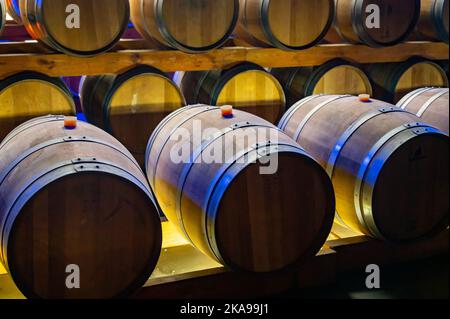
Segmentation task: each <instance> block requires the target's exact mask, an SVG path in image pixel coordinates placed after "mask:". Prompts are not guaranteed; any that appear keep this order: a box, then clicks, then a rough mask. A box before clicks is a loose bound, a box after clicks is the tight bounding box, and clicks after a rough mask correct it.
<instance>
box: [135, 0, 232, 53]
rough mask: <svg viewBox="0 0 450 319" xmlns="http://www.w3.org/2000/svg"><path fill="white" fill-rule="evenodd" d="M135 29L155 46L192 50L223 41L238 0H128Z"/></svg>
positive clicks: (226, 38)
mask: <svg viewBox="0 0 450 319" xmlns="http://www.w3.org/2000/svg"><path fill="white" fill-rule="evenodd" d="M130 6H131V20H132V21H133V24H134V26H135V28H136V30H137V31H138V32H139V33H140V34H141V35H142V36H143V37H144V38H145V39H147V40H148V41H149V42H150V43H152V44H153V45H155V46H156V47H159V48H174V49H178V50H181V51H185V52H190V53H195V52H204V51H209V50H212V49H214V48H217V47H219V46H221V45H222V44H224V43H225V42H226V41H227V40H228V38H229V36H230V35H231V33H232V32H233V30H234V28H235V25H236V22H237V19H238V16H239V0H213V1H212V0H189V1H186V0H130Z"/></svg>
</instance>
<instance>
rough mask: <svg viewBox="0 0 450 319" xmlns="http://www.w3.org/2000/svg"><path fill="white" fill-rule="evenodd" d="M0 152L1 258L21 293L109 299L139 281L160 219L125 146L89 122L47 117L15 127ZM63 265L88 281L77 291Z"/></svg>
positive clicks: (156, 245) (157, 242)
mask: <svg viewBox="0 0 450 319" xmlns="http://www.w3.org/2000/svg"><path fill="white" fill-rule="evenodd" d="M0 154H1V156H0V172H1V174H0V196H1V198H2V202H1V205H0V222H1V223H0V224H1V226H2V228H1V230H0V235H1V239H2V247H1V254H0V256H1V260H2V263H3V264H4V265H5V266H6V267H7V269H8V271H9V273H10V274H11V276H12V277H13V279H14V282H15V283H16V284H17V286H18V287H19V288H20V289H21V291H22V292H23V293H24V294H25V295H26V296H27V297H31V298H115V297H123V296H126V295H128V294H130V293H131V292H133V291H134V290H136V289H137V288H138V287H140V286H142V285H143V284H144V282H145V281H146V280H147V278H148V277H149V276H150V274H151V272H152V270H153V269H154V267H155V266H156V262H157V260H158V257H159V253H160V249H161V240H162V239H161V225H160V221H159V215H158V209H157V206H156V202H155V199H154V198H153V195H152V193H151V190H150V188H149V187H148V186H147V183H146V181H145V176H144V174H143V173H142V171H141V169H140V167H139V165H138V164H137V162H136V161H135V160H134V159H133V157H132V155H131V154H130V153H129V152H128V151H127V150H126V148H125V147H124V146H122V145H121V144H120V143H119V142H117V141H116V140H115V139H114V138H113V137H112V136H110V135H108V134H107V133H105V132H103V131H101V130H100V129H98V128H96V127H94V126H91V125H89V124H84V123H76V122H75V121H73V122H72V121H69V120H68V119H67V118H65V117H64V116H46V117H41V118H36V119H33V120H31V121H29V122H26V123H24V124H22V125H21V126H19V127H18V128H16V129H15V130H13V131H12V132H11V133H10V134H9V135H8V136H7V137H6V138H5V139H4V140H3V142H2V144H1V145H0ZM112 264H114V265H115V266H114V267H111V265H112ZM69 265H74V266H76V267H78V269H80V270H81V271H82V272H83V277H82V278H86V280H84V281H83V282H82V283H81V284H80V286H79V289H70V286H66V279H65V278H66V276H67V271H68V270H67V268H66V267H68V266H69ZM49 278H52V280H49ZM87 278H89V280H87Z"/></svg>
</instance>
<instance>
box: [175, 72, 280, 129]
mask: <svg viewBox="0 0 450 319" xmlns="http://www.w3.org/2000/svg"><path fill="white" fill-rule="evenodd" d="M175 78H176V81H177V84H179V86H180V88H181V90H182V92H183V94H184V96H185V97H186V100H187V102H188V104H198V103H202V104H208V105H215V106H223V105H233V106H234V107H235V108H236V109H240V110H243V111H246V112H249V113H252V114H254V115H257V116H259V117H261V118H263V119H265V120H267V121H269V122H271V123H273V124H275V123H277V122H278V121H279V119H280V118H281V116H282V115H283V113H284V111H285V107H286V97H285V94H284V91H283V88H282V87H281V85H280V83H279V82H278V80H277V79H276V78H275V77H273V76H272V75H271V74H270V73H268V72H266V70H264V69H263V68H261V67H260V66H258V65H253V64H241V65H238V66H236V67H233V68H231V69H229V70H223V71H222V70H213V71H205V72H187V73H182V72H178V73H177V74H175Z"/></svg>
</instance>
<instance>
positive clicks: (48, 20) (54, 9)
mask: <svg viewBox="0 0 450 319" xmlns="http://www.w3.org/2000/svg"><path fill="white" fill-rule="evenodd" d="M19 4H20V14H21V17H22V21H23V23H24V25H25V28H26V29H27V31H28V33H29V34H30V35H31V36H32V37H33V38H34V39H36V40H39V41H41V42H42V43H44V44H45V45H46V46H48V47H51V48H53V49H54V50H57V51H60V52H62V53H65V54H70V55H75V56H92V55H96V54H99V53H102V52H104V51H107V50H109V49H111V48H112V47H113V46H114V45H115V44H116V43H117V42H118V41H119V40H120V37H121V36H122V34H123V32H124V31H125V30H126V28H127V26H128V21H129V18H130V8H129V4H128V0H95V1H92V0H22V1H19Z"/></svg>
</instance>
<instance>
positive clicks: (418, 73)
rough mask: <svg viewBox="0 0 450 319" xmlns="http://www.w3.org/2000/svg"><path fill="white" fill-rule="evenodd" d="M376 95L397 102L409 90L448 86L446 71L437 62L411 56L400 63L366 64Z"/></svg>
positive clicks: (390, 101)
mask: <svg viewBox="0 0 450 319" xmlns="http://www.w3.org/2000/svg"><path fill="white" fill-rule="evenodd" d="M366 71H367V74H368V75H369V78H370V79H371V81H372V85H373V89H374V97H376V98H378V99H380V100H383V101H386V102H389V103H397V102H398V101H400V100H401V99H402V98H403V97H404V96H405V95H406V94H408V93H409V92H411V91H413V90H415V89H419V88H423V87H448V84H449V83H448V78H447V74H446V73H445V71H444V70H443V69H442V68H441V67H440V66H439V65H438V64H437V63H435V62H433V61H429V60H425V59H423V58H411V59H409V60H408V61H405V62H400V63H376V64H371V65H367V66H366Z"/></svg>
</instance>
